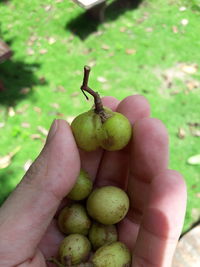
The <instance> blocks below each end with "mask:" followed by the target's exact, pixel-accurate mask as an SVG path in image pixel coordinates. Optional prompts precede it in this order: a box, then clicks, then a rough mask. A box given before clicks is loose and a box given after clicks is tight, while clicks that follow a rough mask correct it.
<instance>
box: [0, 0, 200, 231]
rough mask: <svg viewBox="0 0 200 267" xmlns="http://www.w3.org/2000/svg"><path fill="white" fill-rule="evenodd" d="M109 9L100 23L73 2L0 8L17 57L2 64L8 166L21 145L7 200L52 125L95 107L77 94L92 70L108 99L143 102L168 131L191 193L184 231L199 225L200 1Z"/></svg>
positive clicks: (0, 174)
mask: <svg viewBox="0 0 200 267" xmlns="http://www.w3.org/2000/svg"><path fill="white" fill-rule="evenodd" d="M164 2H165V3H164ZM109 3H110V5H111V6H110V7H108V9H107V12H106V20H105V22H104V23H103V24H101V25H97V24H96V23H95V22H92V21H90V22H89V20H86V18H85V16H84V10H83V9H82V8H80V7H78V6H77V5H76V4H74V3H73V2H72V1H64V0H63V1H62V0H60V1H59V0H57V1H56V0H54V1H52V0H46V1H40V0H32V1H31V4H30V1H25V0H21V1H17V0H12V1H1V2H0V18H1V24H0V27H1V34H2V37H3V39H4V40H5V41H7V42H8V43H9V44H10V47H11V48H12V50H13V52H14V54H13V57H12V59H11V60H10V61H7V62H4V63H3V64H1V65H0V80H2V81H3V83H4V86H5V88H6V90H4V91H1V92H0V134H1V141H0V147H1V149H0V158H2V157H3V156H5V155H7V154H9V153H10V152H11V151H13V150H14V149H15V148H17V147H18V146H20V147H21V149H20V150H19V151H18V152H17V154H16V155H15V157H14V158H13V159H12V161H11V164H10V165H9V166H8V167H7V168H1V169H0V185H1V188H0V202H1V203H2V202H3V200H4V199H5V198H6V196H7V195H8V193H9V192H10V191H11V190H12V189H13V188H14V187H15V185H16V184H17V183H18V182H19V180H20V179H21V177H22V176H23V174H24V172H25V170H24V165H25V163H26V164H27V162H28V161H30V160H34V158H35V157H36V156H37V155H38V153H39V151H40V150H41V148H42V146H43V143H44V140H45V132H44V129H48V128H49V126H50V124H51V122H52V120H53V119H54V118H55V117H58V118H65V119H69V120H70V118H71V117H72V116H75V115H77V114H79V113H81V112H83V111H85V110H87V109H88V108H89V107H90V106H91V102H89V103H88V102H87V101H85V98H84V97H83V95H82V94H81V92H80V90H79V88H80V84H81V81H82V74H83V66H84V65H85V64H89V65H90V66H93V68H92V75H91V79H90V86H91V87H92V88H94V89H95V90H98V91H99V93H100V94H101V96H106V95H113V96H115V97H117V98H118V99H122V98H124V97H125V96H128V95H130V94H143V95H144V96H145V97H146V98H147V99H148V100H149V102H150V103H151V105H152V116H153V117H158V118H159V119H161V120H162V121H163V122H164V123H165V125H166V127H167V128H168V131H169V135H170V153H171V160H170V168H173V169H176V170H178V171H180V172H181V173H182V174H183V175H184V177H185V179H186V182H187V186H188V206H187V214H186V220H185V225H184V231H185V230H187V229H188V228H189V227H190V226H191V225H192V223H194V222H195V221H196V220H197V219H198V218H199V217H200V208H199V207H200V193H199V192H200V176H199V173H200V165H189V164H187V159H188V158H189V157H190V156H192V155H195V154H199V153H200V150H199V149H200V138H199V130H200V126H199V125H200V118H199V110H198V106H199V103H200V94H199V93H200V89H199V88H200V70H199V68H198V65H199V62H200V53H199V51H200V50H199V49H200V38H199V15H200V1H199V0H192V1H186V0H185V1H183V0H182V1H181V0H179V1H178V0H167V1H162V0H148V1H147V0H146V1H143V2H142V1H141V4H140V5H139V6H138V7H137V8H136V7H135V8H134V7H133V8H124V9H123V8H119V7H117V8H116V6H115V5H113V1H109ZM184 7H185V8H184ZM38 126H40V127H43V128H44V129H43V128H42V130H41V128H38ZM179 129H181V136H182V137H183V138H180V136H179V137H178V132H179ZM1 161H2V160H1V159H0V165H2V164H1ZM1 167H2V166H1Z"/></svg>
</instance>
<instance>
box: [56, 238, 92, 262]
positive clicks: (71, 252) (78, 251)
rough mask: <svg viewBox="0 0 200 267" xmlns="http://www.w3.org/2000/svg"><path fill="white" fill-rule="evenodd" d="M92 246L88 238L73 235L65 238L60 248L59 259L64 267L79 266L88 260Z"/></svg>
mask: <svg viewBox="0 0 200 267" xmlns="http://www.w3.org/2000/svg"><path fill="white" fill-rule="evenodd" d="M90 251H91V244H90V241H89V240H88V239H87V237H85V236H83V235H80V234H71V235H69V236H67V237H65V238H64V240H63V241H62V243H61V244H60V247H59V252H58V254H59V259H60V262H61V263H62V264H63V265H64V266H71V265H73V264H79V263H81V262H84V261H85V260H87V258H88V256H89V253H90Z"/></svg>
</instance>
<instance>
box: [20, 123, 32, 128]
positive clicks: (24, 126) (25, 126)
mask: <svg viewBox="0 0 200 267" xmlns="http://www.w3.org/2000/svg"><path fill="white" fill-rule="evenodd" d="M21 126H22V127H23V128H30V123H28V122H22V123H21Z"/></svg>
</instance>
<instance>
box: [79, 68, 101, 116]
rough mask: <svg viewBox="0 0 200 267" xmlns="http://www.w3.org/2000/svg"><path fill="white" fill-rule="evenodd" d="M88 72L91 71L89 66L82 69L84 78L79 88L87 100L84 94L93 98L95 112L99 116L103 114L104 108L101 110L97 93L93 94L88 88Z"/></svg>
mask: <svg viewBox="0 0 200 267" xmlns="http://www.w3.org/2000/svg"><path fill="white" fill-rule="evenodd" d="M90 70H91V69H90V67H89V66H85V67H84V77H83V84H82V86H81V90H82V92H83V94H84V95H85V97H86V99H87V100H88V97H87V95H86V94H85V92H87V93H89V94H90V95H92V96H93V97H94V105H95V112H96V113H97V114H99V115H100V116H101V114H103V113H104V108H103V104H102V101H101V98H100V96H99V94H98V92H94V91H93V90H92V89H91V88H90V87H88V80H89V74H90Z"/></svg>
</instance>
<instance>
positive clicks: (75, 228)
mask: <svg viewBox="0 0 200 267" xmlns="http://www.w3.org/2000/svg"><path fill="white" fill-rule="evenodd" d="M90 225H91V221H90V219H89V217H88V215H87V212H86V209H85V207H84V206H82V205H80V204H72V205H71V206H70V207H65V208H64V209H62V210H61V212H60V214H59V217H58V226H59V229H60V231H61V232H63V233H65V234H82V235H87V234H88V231H89V228H90Z"/></svg>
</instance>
